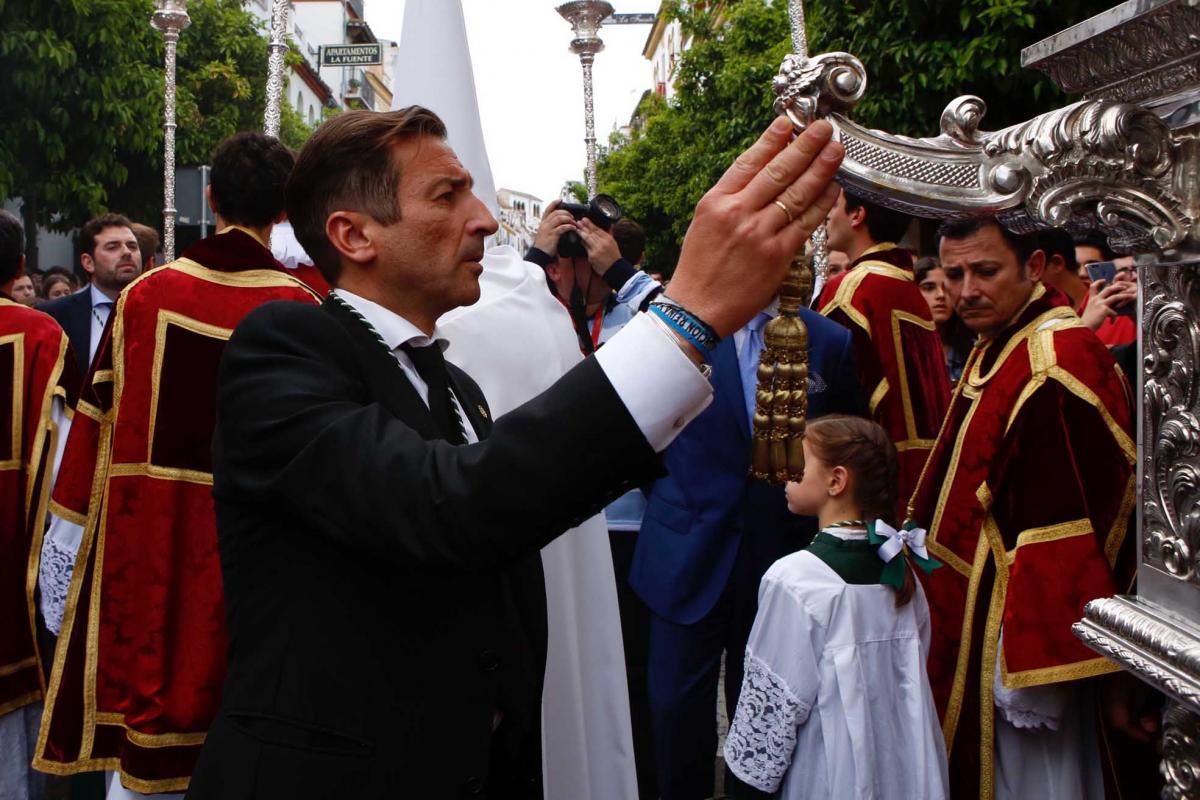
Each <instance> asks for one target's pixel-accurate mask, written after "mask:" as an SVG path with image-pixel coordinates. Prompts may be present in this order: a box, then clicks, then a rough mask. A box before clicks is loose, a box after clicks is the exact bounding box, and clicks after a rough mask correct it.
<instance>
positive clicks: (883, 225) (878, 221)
mask: <svg viewBox="0 0 1200 800" xmlns="http://www.w3.org/2000/svg"><path fill="white" fill-rule="evenodd" d="M842 197H844V198H845V203H846V213H847V214H848V213H850V212H851V211H854V210H855V209H858V208H862V209H865V210H866V212H867V232H868V233H870V234H871V238H872V239H873V240H874V241H875V243H876V244H879V243H881V242H899V241H900V240H901V239H903V238H904V234H906V233H907V232H908V226H909V225H910V224H911V223H912V217H910V216H908V215H907V214H902V213H901V212H899V211H894V210H893V209H890V208H888V207H886V206H881V205H876V204H875V203H872V202H871V201H869V200H867V199H865V198H864V197H862V196H861V195H857V194H855V193H854V192H852V191H850V190H849V189H843V190H842Z"/></svg>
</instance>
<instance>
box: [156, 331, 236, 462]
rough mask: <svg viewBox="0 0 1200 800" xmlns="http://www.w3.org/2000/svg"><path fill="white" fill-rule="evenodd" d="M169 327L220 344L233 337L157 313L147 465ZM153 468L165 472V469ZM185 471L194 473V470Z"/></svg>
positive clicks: (230, 334) (231, 332)
mask: <svg viewBox="0 0 1200 800" xmlns="http://www.w3.org/2000/svg"><path fill="white" fill-rule="evenodd" d="M169 325H176V326H178V327H180V328H183V329H184V330H186V331H191V332H192V333H196V334H199V335H200V336H207V337H209V338H210V339H219V340H221V341H222V342H227V341H229V337H230V336H232V335H233V330H232V329H230V328H222V327H219V326H217V325H210V324H208V323H207V322H201V321H199V320H195V319H192V318H190V317H186V316H184V315H183V314H180V313H178V312H175V311H166V310H160V311H159V312H158V322H157V324H156V326H155V329H154V361H153V362H152V366H151V368H150V375H151V377H150V423H149V428H148V429H147V433H146V463H147V464H148V465H149V464H151V463H152V461H153V453H154V430H155V427H156V426H157V424H158V390H159V385H160V384H161V383H162V368H163V357H164V355H165V354H166V349H167V327H168V326H169ZM154 468H155V469H158V470H167V468H165V467H154ZM168 471H169V470H168ZM186 471H187V472H194V470H186ZM198 474H207V473H198ZM164 477H167V476H164ZM207 480H208V483H212V476H211V475H209V477H208V479H207Z"/></svg>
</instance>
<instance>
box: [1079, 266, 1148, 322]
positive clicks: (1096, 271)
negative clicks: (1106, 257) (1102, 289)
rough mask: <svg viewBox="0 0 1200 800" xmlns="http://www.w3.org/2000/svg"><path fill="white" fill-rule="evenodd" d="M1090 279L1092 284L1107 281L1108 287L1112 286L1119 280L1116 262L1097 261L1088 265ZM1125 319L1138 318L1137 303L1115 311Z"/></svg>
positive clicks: (1130, 303) (1127, 304)
mask: <svg viewBox="0 0 1200 800" xmlns="http://www.w3.org/2000/svg"><path fill="white" fill-rule="evenodd" d="M1087 271H1088V277H1089V278H1091V279H1092V282H1093V283H1095V282H1096V281H1105V282H1106V284H1105V285H1106V286H1112V285H1113V282H1115V281H1116V279H1117V265H1116V262H1114V261H1095V262H1092V263H1091V264H1088V265H1087ZM1113 310H1114V311H1116V312H1117V314H1119V315H1121V316H1123V317H1136V316H1137V303H1134V302H1129V303H1126V304H1125V305H1123V306H1118V307H1117V308H1115V309H1113Z"/></svg>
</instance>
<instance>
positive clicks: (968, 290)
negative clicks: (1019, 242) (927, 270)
mask: <svg viewBox="0 0 1200 800" xmlns="http://www.w3.org/2000/svg"><path fill="white" fill-rule="evenodd" d="M941 262H942V274H943V275H944V276H945V279H946V291H947V292H948V293H949V295H950V301H951V303H953V305H954V310H955V311H957V312H958V315H959V316H960V317H962V320H963V322H964V323H966V325H967V327H968V328H970V329H971V330H972V331H974V332H975V333H977V334H979V335H980V336H983V337H989V336H994V335H995V334H997V333H999V332H1000V331H1001V330H1003V329H1004V327H1005V326H1006V325H1008V323H1009V322H1010V321H1011V320H1012V319H1013V317H1015V316H1016V314H1017V312H1018V311H1020V310H1021V308H1022V307H1023V306H1024V305H1025V303H1026V301H1028V300H1029V296H1030V294H1032V292H1033V287H1034V285H1035V284H1036V283H1037V282H1038V281H1040V280H1041V278H1042V272H1043V271H1044V269H1045V255H1044V254H1043V253H1042V251H1041V250H1037V251H1034V254H1033V255H1032V256H1031V257H1030V259H1029V262H1028V263H1027V264H1020V263H1018V261H1017V255H1016V253H1015V252H1013V249H1012V248H1011V247H1010V246H1009V244H1008V242H1006V241H1005V239H1004V236H1003V235H1002V234H1001V233H1000V228H999V227H998V226H997V225H986V226H984V227H983V228H980V229H979V230H977V231H974V232H973V233H970V234H968V235H967V236H966V237H964V238H962V239H942V245H941Z"/></svg>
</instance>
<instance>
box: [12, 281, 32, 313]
mask: <svg viewBox="0 0 1200 800" xmlns="http://www.w3.org/2000/svg"><path fill="white" fill-rule="evenodd" d="M12 298H13V300H16V301H17V302H18V303H20V304H21V305H23V306H32V305H33V304H34V301H35V300H37V292H35V291H34V290H33V278H30V277H29V276H28V275H22V276H21V277H19V278H17V279H16V280H15V281H13V285H12Z"/></svg>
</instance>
